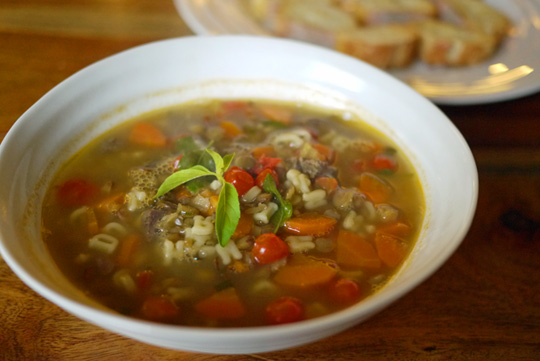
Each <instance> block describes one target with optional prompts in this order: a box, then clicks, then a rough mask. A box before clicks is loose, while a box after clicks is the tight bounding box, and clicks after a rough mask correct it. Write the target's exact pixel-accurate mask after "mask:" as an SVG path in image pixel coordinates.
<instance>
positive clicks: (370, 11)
mask: <svg viewBox="0 0 540 361" xmlns="http://www.w3.org/2000/svg"><path fill="white" fill-rule="evenodd" d="M337 3H338V4H339V5H340V6H341V7H342V8H343V9H345V10H346V11H348V12H351V13H353V14H355V16H356V17H357V18H358V20H359V21H360V22H361V23H362V24H364V25H380V24H396V23H407V22H412V21H420V20H426V19H431V18H435V17H436V16H437V7H436V6H435V4H434V3H433V2H432V1H430V0H337Z"/></svg>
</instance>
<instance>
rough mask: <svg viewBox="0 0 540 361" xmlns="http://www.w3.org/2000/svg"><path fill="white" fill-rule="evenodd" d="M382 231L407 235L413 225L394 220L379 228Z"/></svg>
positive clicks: (395, 234)
mask: <svg viewBox="0 0 540 361" xmlns="http://www.w3.org/2000/svg"><path fill="white" fill-rule="evenodd" d="M379 231H380V232H382V233H387V234H393V235H394V236H398V237H406V236H408V235H409V234H410V233H411V226H409V225H408V224H406V223H403V222H394V223H391V224H389V225H385V226H383V227H380V228H379Z"/></svg>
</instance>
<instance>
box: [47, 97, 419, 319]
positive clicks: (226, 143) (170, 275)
mask: <svg viewBox="0 0 540 361" xmlns="http://www.w3.org/2000/svg"><path fill="white" fill-rule="evenodd" d="M344 118H346V117H345V114H343V111H337V110H325V109H319V108H316V107H312V106H308V105H306V104H289V103H281V102H271V101H262V100H234V101H230V100H227V101H220V100H214V99H209V100H198V101H193V102H190V103H186V104H183V105H179V106H175V107H171V108H167V109H162V110H159V111H154V112H151V113H148V114H145V115H141V116H139V117H137V118H136V119H133V120H132V121H129V122H127V123H125V124H122V125H120V126H118V127H116V128H114V129H112V130H110V131H109V132H108V133H106V134H104V135H103V136H101V137H99V138H98V139H96V140H94V141H93V142H92V143H90V144H89V145H88V146H86V147H85V148H83V149H82V150H81V151H80V152H79V153H78V154H76V155H75V156H74V157H73V158H72V159H71V160H70V161H69V162H68V163H67V164H65V165H64V166H63V167H62V169H61V170H60V171H59V172H58V174H57V175H56V176H55V179H54V181H53V184H52V186H51V187H50V189H49V191H48V193H47V196H46V199H45V202H44V206H43V232H42V233H43V239H44V241H45V243H46V245H47V247H48V249H49V250H50V253H51V254H52V256H53V258H54V259H55V261H56V263H57V264H58V266H59V267H60V269H61V270H62V271H63V272H64V273H65V275H66V277H68V278H69V279H70V280H71V281H72V282H73V283H74V284H76V285H77V286H78V287H79V288H80V289H81V290H83V291H84V292H85V293H87V294H88V295H89V296H90V297H92V298H94V299H96V300H98V301H99V302H101V303H103V304H104V305H106V306H107V307H109V308H111V309H113V310H116V311H117V312H119V313H121V314H125V315H129V316H133V317H137V318H142V319H147V320H152V321H157V322H163V323H169V324H180V325H195V326H207V327H238V326H260V325H275V324H283V323H290V322H297V321H301V320H305V319H310V318H314V317H319V316H323V315H326V314H329V313H332V312H336V311H339V310H341V309H343V308H346V307H348V306H351V305H353V304H355V303H357V302H359V301H361V300H362V299H364V298H366V297H369V296H370V295H371V294H373V293H374V292H376V291H377V290H378V289H379V288H380V287H381V286H383V285H384V284H385V283H386V282H387V281H388V279H389V278H390V277H391V276H392V275H393V274H394V273H395V272H396V271H397V270H398V269H399V268H400V267H401V265H402V264H403V263H404V261H405V259H406V258H407V256H408V254H409V253H410V252H411V249H412V248H413V246H414V244H415V240H416V238H417V236H418V234H419V232H420V226H421V224H422V219H423V216H424V207H425V205H424V199H423V192H422V189H421V186H420V182H419V180H418V177H417V175H416V174H415V171H414V169H413V168H412V166H411V165H410V163H409V162H408V160H407V159H406V158H405V157H404V155H403V154H402V152H401V151H400V150H399V149H397V147H396V146H395V145H393V143H392V142H391V141H390V140H388V139H387V138H385V137H384V136H383V135H381V134H380V133H378V132H377V131H375V130H374V129H371V128H368V127H367V126H365V125H363V124H362V122H361V121H354V122H353V121H346V120H344ZM355 120H356V119H355Z"/></svg>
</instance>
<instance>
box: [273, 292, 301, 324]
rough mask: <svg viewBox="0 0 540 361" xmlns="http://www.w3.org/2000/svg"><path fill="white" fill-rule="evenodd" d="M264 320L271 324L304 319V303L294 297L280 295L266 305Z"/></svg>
mask: <svg viewBox="0 0 540 361" xmlns="http://www.w3.org/2000/svg"><path fill="white" fill-rule="evenodd" d="M264 312H265V318H266V321H267V322H268V323H269V324H271V325H280V324H284V323H291V322H298V321H302V320H303V319H304V305H303V303H302V301H300V300H299V299H297V298H294V297H280V298H278V299H276V300H274V301H273V302H272V303H270V304H269V305H268V306H266V308H265V310H264Z"/></svg>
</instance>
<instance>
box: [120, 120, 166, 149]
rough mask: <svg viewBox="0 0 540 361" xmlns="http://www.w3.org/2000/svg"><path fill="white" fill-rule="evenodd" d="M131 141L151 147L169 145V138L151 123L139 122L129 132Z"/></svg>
mask: <svg viewBox="0 0 540 361" xmlns="http://www.w3.org/2000/svg"><path fill="white" fill-rule="evenodd" d="M129 141H130V142H132V143H133V144H137V145H141V146H144V147H150V148H160V147H165V146H166V145H167V138H166V137H165V135H164V134H163V133H162V132H161V130H159V129H158V128H157V127H156V126H155V125H153V124H150V123H145V122H142V123H137V124H135V126H134V127H133V129H132V130H131V133H130V134H129Z"/></svg>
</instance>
